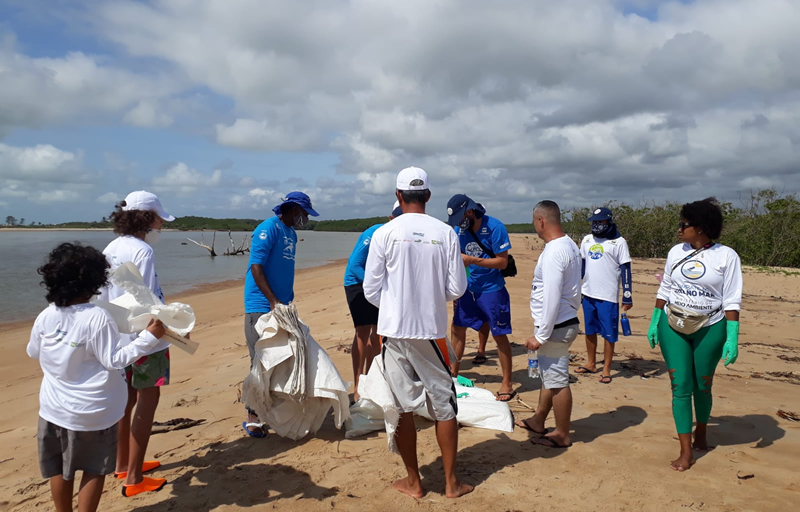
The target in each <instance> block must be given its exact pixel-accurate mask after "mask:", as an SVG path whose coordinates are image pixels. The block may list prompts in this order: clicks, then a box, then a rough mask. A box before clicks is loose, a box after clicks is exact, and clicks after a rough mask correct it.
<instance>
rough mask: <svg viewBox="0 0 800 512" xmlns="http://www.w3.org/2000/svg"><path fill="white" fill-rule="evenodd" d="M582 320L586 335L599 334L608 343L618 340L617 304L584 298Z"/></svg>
mask: <svg viewBox="0 0 800 512" xmlns="http://www.w3.org/2000/svg"><path fill="white" fill-rule="evenodd" d="M583 319H584V324H585V326H586V327H585V328H584V329H585V331H586V334H588V335H590V336H591V335H593V334H599V335H601V336H602V337H603V338H605V339H606V340H607V341H608V342H609V343H616V342H617V340H618V339H619V304H617V303H614V302H608V301H607V300H600V299H593V298H591V297H586V296H584V297H583Z"/></svg>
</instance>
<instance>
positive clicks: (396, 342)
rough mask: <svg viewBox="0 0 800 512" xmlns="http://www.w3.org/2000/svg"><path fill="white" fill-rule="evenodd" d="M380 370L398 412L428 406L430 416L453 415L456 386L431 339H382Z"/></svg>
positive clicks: (443, 418)
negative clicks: (381, 369) (381, 363)
mask: <svg viewBox="0 0 800 512" xmlns="http://www.w3.org/2000/svg"><path fill="white" fill-rule="evenodd" d="M381 356H382V357H383V371H384V374H385V375H386V381H387V382H388V384H389V389H391V390H392V395H394V401H395V404H396V405H397V407H398V409H400V412H401V413H407V412H415V411H417V410H419V409H421V408H422V407H423V406H427V408H428V412H429V413H430V415H431V417H433V418H435V419H436V420H437V421H448V420H452V419H453V418H455V417H456V414H457V413H458V405H457V402H456V388H455V385H454V384H453V378H452V376H451V375H450V368H448V366H447V364H446V363H445V358H444V356H443V355H442V352H441V351H440V350H439V346H438V345H437V344H436V341H434V340H408V339H397V338H386V337H384V338H383V348H382V351H381Z"/></svg>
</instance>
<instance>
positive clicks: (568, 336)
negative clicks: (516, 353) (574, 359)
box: [539, 323, 580, 389]
mask: <svg viewBox="0 0 800 512" xmlns="http://www.w3.org/2000/svg"><path fill="white" fill-rule="evenodd" d="M578 327H580V324H577V323H576V324H574V325H567V326H565V327H559V328H558V329H553V334H552V335H551V336H550V338H549V339H548V340H547V343H545V344H543V345H542V346H541V348H539V375H540V376H541V377H542V386H544V388H545V389H560V388H566V387H569V348H570V347H571V346H572V342H573V341H575V338H577V337H578Z"/></svg>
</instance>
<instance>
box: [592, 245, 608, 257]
mask: <svg viewBox="0 0 800 512" xmlns="http://www.w3.org/2000/svg"><path fill="white" fill-rule="evenodd" d="M604 253H605V251H604V250H603V244H594V245H593V246H591V247H589V257H590V258H592V259H593V260H599V259H600V258H602V257H603V254H604Z"/></svg>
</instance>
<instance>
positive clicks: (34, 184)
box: [0, 0, 800, 222]
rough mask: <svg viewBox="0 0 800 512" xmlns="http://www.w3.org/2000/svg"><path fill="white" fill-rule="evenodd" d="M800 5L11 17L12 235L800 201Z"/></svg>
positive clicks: (5, 119)
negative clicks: (423, 190)
mask: <svg viewBox="0 0 800 512" xmlns="http://www.w3.org/2000/svg"><path fill="white" fill-rule="evenodd" d="M797 27H800V2H798V1H796V0H696V1H694V2H686V1H680V2H679V1H671V2H657V1H653V0H630V1H624V0H560V1H558V2H553V1H551V0H535V1H534V0H520V1H513V0H508V1H504V2H486V1H484V0H406V1H402V2H388V1H378V0H371V1H370V0H354V1H349V2H348V1H343V0H338V1H337V0H319V1H316V2H312V1H309V2H287V1H281V0H278V1H267V0H151V1H128V0H117V1H103V0H91V1H90V0H86V1H85V2H84V1H80V0H73V1H66V0H62V1H55V0H2V1H1V2H0V218H2V219H4V218H5V216H6V215H14V216H16V217H18V218H19V217H25V218H26V219H27V220H29V221H30V220H35V221H41V222H53V221H64V220H93V219H99V218H100V217H102V216H103V215H107V214H108V213H109V212H110V211H111V210H112V208H113V205H114V202H115V201H116V200H118V199H121V198H122V197H124V195H125V194H126V193H127V192H129V191H131V190H138V189H146V190H152V191H155V192H156V193H158V194H159V195H160V196H161V197H162V200H163V203H164V204H165V206H166V207H167V208H168V210H169V211H170V212H171V213H174V214H175V215H177V216H183V215H204V216H212V217H226V216H236V217H250V218H252V217H255V218H260V217H265V216H268V215H270V214H271V213H270V212H269V207H270V206H272V205H274V204H275V202H276V201H277V200H279V198H280V197H281V196H283V195H285V194H286V193H287V192H289V191H291V190H304V191H306V192H307V193H308V194H309V195H310V196H311V197H312V200H313V201H314V205H315V207H316V209H317V210H319V211H320V212H321V213H322V215H323V217H322V218H329V219H330V218H347V217H360V216H367V215H382V214H388V212H389V210H390V207H391V203H392V202H393V200H394V198H393V189H394V176H395V175H396V173H397V171H398V170H400V169H402V168H403V167H406V166H408V165H417V166H420V167H423V168H424V169H426V170H427V171H428V173H429V176H430V180H431V188H432V191H433V199H432V204H431V207H430V211H431V213H434V214H437V215H439V214H441V215H440V216H443V214H444V212H443V210H444V203H445V202H446V200H447V199H448V198H449V197H450V195H452V194H454V193H458V192H466V193H468V194H470V195H471V196H472V197H473V198H474V199H476V200H478V201H480V202H482V203H484V204H485V205H486V206H487V207H488V209H489V210H490V213H494V214H495V215H496V216H498V217H499V218H501V219H502V220H505V221H507V222H522V221H528V220H529V219H530V209H531V207H532V206H533V205H534V204H535V203H536V202H537V201H539V200H541V199H554V200H556V201H557V202H559V203H561V204H563V205H567V206H570V205H581V206H583V205H592V204H598V203H603V202H605V201H607V200H610V199H616V200H622V201H628V202H639V201H643V200H662V199H673V200H678V201H684V200H685V201H688V200H694V199H698V198H701V197H705V196H707V195H710V194H716V195H717V196H719V197H722V198H726V199H729V200H733V201H736V200H737V193H738V192H739V191H743V190H747V189H749V188H759V187H769V186H776V187H777V188H778V189H779V190H781V191H785V192H796V191H797V190H798V187H800V51H799V50H798V49H800V30H797Z"/></svg>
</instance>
